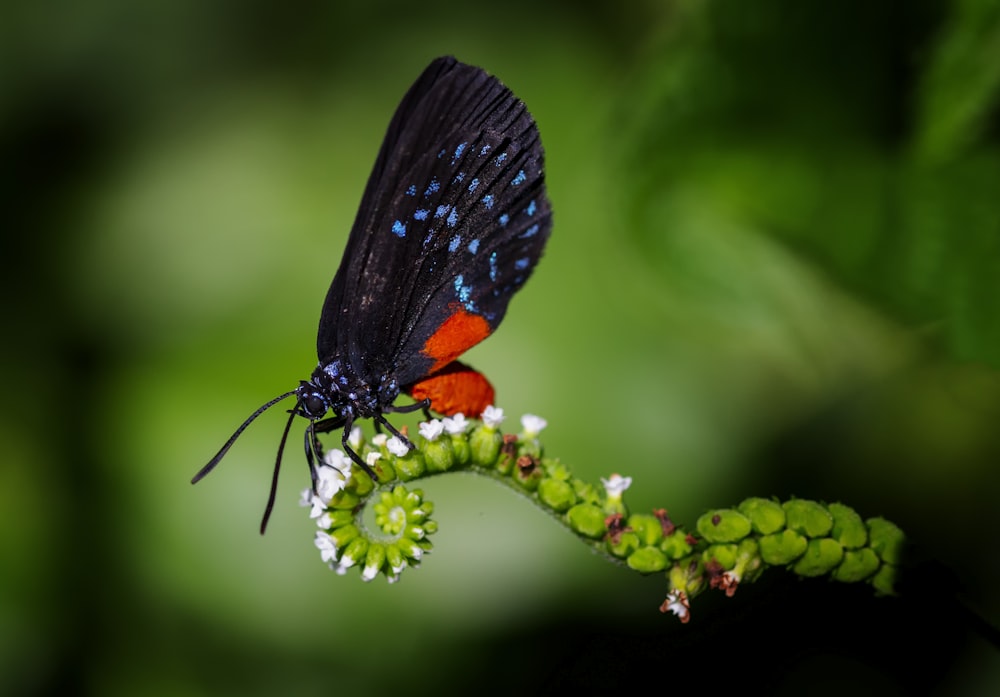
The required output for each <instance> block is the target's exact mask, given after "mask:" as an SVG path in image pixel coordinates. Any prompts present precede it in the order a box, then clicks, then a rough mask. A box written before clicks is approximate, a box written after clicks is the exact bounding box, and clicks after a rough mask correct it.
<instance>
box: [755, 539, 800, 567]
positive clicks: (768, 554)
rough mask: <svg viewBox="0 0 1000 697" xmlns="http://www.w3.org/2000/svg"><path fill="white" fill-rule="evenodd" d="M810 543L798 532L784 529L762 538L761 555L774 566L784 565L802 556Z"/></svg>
mask: <svg viewBox="0 0 1000 697" xmlns="http://www.w3.org/2000/svg"><path fill="white" fill-rule="evenodd" d="M808 544H809V543H808V542H807V541H806V538H804V537H803V536H802V535H800V534H798V533H797V532H792V531H791V530H783V531H781V532H776V533H774V534H773V535H764V537H762V538H760V556H761V559H763V560H764V561H765V562H766V563H768V564H770V565H772V566H784V565H785V564H790V563H792V562H793V561H795V560H796V559H798V558H799V557H801V556H802V554H803V553H804V552H805V551H806V546H808Z"/></svg>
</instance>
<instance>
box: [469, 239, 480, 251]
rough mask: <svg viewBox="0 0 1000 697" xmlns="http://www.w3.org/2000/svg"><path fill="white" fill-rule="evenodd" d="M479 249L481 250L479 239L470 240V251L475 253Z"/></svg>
mask: <svg viewBox="0 0 1000 697" xmlns="http://www.w3.org/2000/svg"><path fill="white" fill-rule="evenodd" d="M478 251H479V240H472V242H469V253H470V254H475V253H476V252H478Z"/></svg>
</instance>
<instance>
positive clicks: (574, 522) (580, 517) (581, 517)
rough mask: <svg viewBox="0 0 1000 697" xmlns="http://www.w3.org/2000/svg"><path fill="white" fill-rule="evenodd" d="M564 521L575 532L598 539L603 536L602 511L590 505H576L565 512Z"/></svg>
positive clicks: (604, 530)
mask: <svg viewBox="0 0 1000 697" xmlns="http://www.w3.org/2000/svg"><path fill="white" fill-rule="evenodd" d="M566 520H567V522H569V526H570V527H571V528H572V529H573V530H574V531H575V532H578V533H580V534H581V535H584V536H586V537H590V538H593V539H598V538H600V537H602V536H603V535H604V533H605V532H606V529H605V527H604V511H602V510H601V509H600V508H599V507H598V506H595V505H593V504H591V503H578V504H577V505H575V506H573V507H572V508H571V509H569V510H568V511H567V512H566Z"/></svg>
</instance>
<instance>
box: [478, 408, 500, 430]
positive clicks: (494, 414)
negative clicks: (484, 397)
mask: <svg viewBox="0 0 1000 697" xmlns="http://www.w3.org/2000/svg"><path fill="white" fill-rule="evenodd" d="M482 418H483V423H484V424H486V425H487V426H489V427H490V428H497V427H498V426H499V425H500V424H502V423H503V409H501V408H500V407H494V406H492V405H490V406H488V407H486V408H485V409H483V417H482Z"/></svg>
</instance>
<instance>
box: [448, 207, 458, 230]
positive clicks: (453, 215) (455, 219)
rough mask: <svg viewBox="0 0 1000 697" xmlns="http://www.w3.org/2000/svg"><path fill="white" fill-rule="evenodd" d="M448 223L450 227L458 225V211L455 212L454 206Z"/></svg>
mask: <svg viewBox="0 0 1000 697" xmlns="http://www.w3.org/2000/svg"><path fill="white" fill-rule="evenodd" d="M447 223H448V227H455V226H456V225H458V213H456V212H455V209H454V208H452V209H451V213H449V214H448V220H447Z"/></svg>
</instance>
